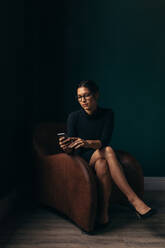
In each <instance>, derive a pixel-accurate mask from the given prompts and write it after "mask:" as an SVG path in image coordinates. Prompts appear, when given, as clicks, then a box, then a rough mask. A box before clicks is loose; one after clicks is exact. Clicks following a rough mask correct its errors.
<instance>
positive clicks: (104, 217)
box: [97, 213, 109, 225]
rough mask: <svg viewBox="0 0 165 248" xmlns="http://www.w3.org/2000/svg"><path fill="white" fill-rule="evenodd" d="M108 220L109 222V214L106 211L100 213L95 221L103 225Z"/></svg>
mask: <svg viewBox="0 0 165 248" xmlns="http://www.w3.org/2000/svg"><path fill="white" fill-rule="evenodd" d="M108 222H109V216H108V214H107V213H103V214H101V215H100V216H99V218H98V220H97V223H98V224H100V225H105V224H106V223H108Z"/></svg>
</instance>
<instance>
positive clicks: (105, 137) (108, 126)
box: [100, 110, 114, 149]
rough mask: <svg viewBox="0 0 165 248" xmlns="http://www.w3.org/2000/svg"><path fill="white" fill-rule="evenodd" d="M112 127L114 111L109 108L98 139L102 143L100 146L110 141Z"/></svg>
mask: <svg viewBox="0 0 165 248" xmlns="http://www.w3.org/2000/svg"><path fill="white" fill-rule="evenodd" d="M113 129H114V112H113V111H112V110H109V111H108V112H107V115H106V118H105V123H104V127H103V130H102V135H101V139H100V140H101V144H102V146H101V148H103V147H105V146H107V145H108V144H109V143H110V141H111V138H112V132H113ZM101 148H100V149H101Z"/></svg>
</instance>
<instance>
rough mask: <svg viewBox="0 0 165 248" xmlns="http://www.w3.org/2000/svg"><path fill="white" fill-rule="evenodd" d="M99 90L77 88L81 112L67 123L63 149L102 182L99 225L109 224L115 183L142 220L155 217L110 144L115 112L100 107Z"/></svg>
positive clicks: (84, 86)
mask: <svg viewBox="0 0 165 248" xmlns="http://www.w3.org/2000/svg"><path fill="white" fill-rule="evenodd" d="M98 97H99V89H98V86H97V85H96V84H95V82H93V81H91V80H87V81H81V82H80V83H79V84H78V86H77V99H78V102H79V104H80V106H81V110H79V111H75V112H72V113H71V114H70V115H69V117H68V120H67V133H68V137H69V138H67V139H65V138H63V137H62V138H60V140H59V144H60V146H61V148H62V149H63V150H64V151H65V152H67V153H71V152H72V151H74V153H76V154H78V155H80V156H81V157H82V158H84V159H85V160H86V161H87V162H88V164H89V166H93V167H94V169H95V171H96V175H97V177H98V179H99V192H100V194H99V199H100V202H102V209H101V214H100V216H99V219H98V222H99V223H100V224H101V225H105V224H107V223H108V222H109V216H108V208H109V198H110V194H111V182H112V180H113V181H114V182H115V183H116V185H117V186H118V187H119V189H120V190H121V191H122V192H123V193H124V194H125V196H126V197H127V199H128V201H129V203H130V204H131V205H132V206H133V207H134V209H135V211H136V213H137V214H138V216H139V217H141V218H146V217H149V216H151V215H153V214H154V213H155V212H156V211H155V209H151V208H150V207H149V206H147V205H146V204H145V203H144V202H143V201H142V200H141V199H140V198H139V197H138V196H137V195H136V194H135V192H134V191H133V190H132V188H131V187H130V185H129V184H128V182H127V180H126V178H125V175H124V173H123V170H122V167H121V165H120V163H119V161H118V160H117V157H116V154H115V152H114V150H113V149H112V147H110V146H109V145H108V144H109V142H110V139H111V136H112V131H113V119H114V117H113V112H112V110H111V109H105V108H100V107H99V106H98Z"/></svg>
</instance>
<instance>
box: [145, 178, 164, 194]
mask: <svg viewBox="0 0 165 248" xmlns="http://www.w3.org/2000/svg"><path fill="white" fill-rule="evenodd" d="M144 190H156V191H158V190H161V191H162V190H164V191H165V177H144Z"/></svg>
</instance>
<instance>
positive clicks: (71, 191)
mask: <svg viewBox="0 0 165 248" xmlns="http://www.w3.org/2000/svg"><path fill="white" fill-rule="evenodd" d="M36 164H37V166H36V169H37V173H36V178H37V192H38V193H39V195H38V196H39V199H40V201H41V202H42V203H43V204H44V205H47V206H50V207H53V208H55V209H57V210H58V211H59V212H61V213H63V214H65V215H66V216H67V217H69V218H70V219H71V220H73V222H75V223H76V224H77V225H78V226H79V227H80V228H82V229H84V230H85V231H87V232H90V231H92V230H93V227H94V222H95V217H96V211H97V204H96V202H97V185H96V179H95V174H94V172H93V169H92V168H91V167H89V166H88V165H87V163H86V162H85V161H84V160H83V159H82V158H80V157H79V156H70V155H68V154H65V153H59V154H55V155H48V156H43V155H42V156H41V155H40V156H38V157H37V163H36Z"/></svg>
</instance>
